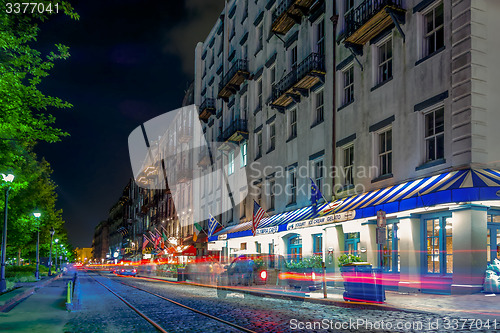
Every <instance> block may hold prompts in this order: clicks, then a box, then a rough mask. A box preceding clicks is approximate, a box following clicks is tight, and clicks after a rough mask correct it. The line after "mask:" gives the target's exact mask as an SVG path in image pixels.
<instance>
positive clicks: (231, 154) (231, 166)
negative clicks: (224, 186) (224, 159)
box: [227, 151, 234, 175]
mask: <svg viewBox="0 0 500 333" xmlns="http://www.w3.org/2000/svg"><path fill="white" fill-rule="evenodd" d="M228 159H229V163H228V165H227V168H228V169H227V173H228V175H232V174H233V173H234V151H231V152H229V155H228Z"/></svg>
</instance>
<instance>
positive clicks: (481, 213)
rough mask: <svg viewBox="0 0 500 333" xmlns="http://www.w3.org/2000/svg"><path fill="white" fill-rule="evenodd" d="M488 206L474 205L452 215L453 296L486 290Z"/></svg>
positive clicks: (460, 209) (458, 210)
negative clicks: (484, 284) (484, 285)
mask: <svg viewBox="0 0 500 333" xmlns="http://www.w3.org/2000/svg"><path fill="white" fill-rule="evenodd" d="M487 214H488V213H487V207H484V206H479V205H470V206H468V207H467V208H459V209H457V210H454V211H453V213H452V228H453V229H452V235H453V236H452V237H453V282H452V285H451V293H452V294H471V293H475V292H479V291H481V289H482V288H483V282H484V276H485V270H486V235H487Z"/></svg>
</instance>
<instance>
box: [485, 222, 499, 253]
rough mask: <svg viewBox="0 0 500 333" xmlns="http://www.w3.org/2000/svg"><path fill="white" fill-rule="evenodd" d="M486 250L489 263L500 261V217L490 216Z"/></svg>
mask: <svg viewBox="0 0 500 333" xmlns="http://www.w3.org/2000/svg"><path fill="white" fill-rule="evenodd" d="M486 250H487V251H486V260H487V261H488V262H492V261H493V260H494V259H500V215H490V214H488V232H487V236H486Z"/></svg>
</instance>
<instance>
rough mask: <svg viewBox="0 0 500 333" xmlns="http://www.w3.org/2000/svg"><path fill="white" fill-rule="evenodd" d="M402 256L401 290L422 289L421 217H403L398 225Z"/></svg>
mask: <svg viewBox="0 0 500 333" xmlns="http://www.w3.org/2000/svg"><path fill="white" fill-rule="evenodd" d="M398 234H399V245H400V246H399V249H398V251H399V256H400V257H399V258H400V278H399V288H398V289H399V291H400V292H417V291H420V288H421V284H420V275H421V272H422V267H421V265H422V261H421V252H422V248H421V244H422V232H421V227H420V218H410V217H408V218H402V219H400V220H399V225H398Z"/></svg>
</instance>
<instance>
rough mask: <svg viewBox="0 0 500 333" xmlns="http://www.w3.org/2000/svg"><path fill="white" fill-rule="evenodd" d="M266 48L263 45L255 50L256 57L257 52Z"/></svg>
mask: <svg viewBox="0 0 500 333" xmlns="http://www.w3.org/2000/svg"><path fill="white" fill-rule="evenodd" d="M263 49H264V47H263V45H261V46H260V47H259V48H258V49H257V50H256V51H255V54H254V57H256V56H257V54H259V53H260V51H262V50H263Z"/></svg>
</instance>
